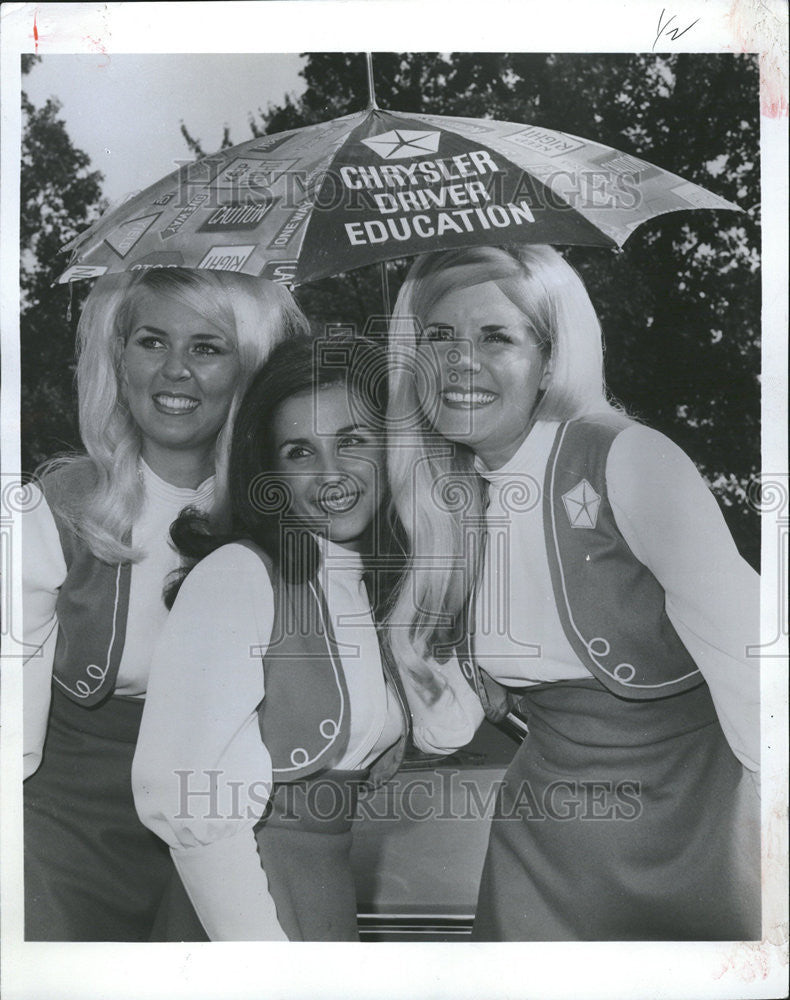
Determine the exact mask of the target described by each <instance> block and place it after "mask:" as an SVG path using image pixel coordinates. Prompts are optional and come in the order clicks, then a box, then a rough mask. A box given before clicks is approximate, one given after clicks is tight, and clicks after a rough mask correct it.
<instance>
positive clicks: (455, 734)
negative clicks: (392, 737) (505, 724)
mask: <svg viewBox="0 0 790 1000" xmlns="http://www.w3.org/2000/svg"><path fill="white" fill-rule="evenodd" d="M431 667H432V669H433V672H434V674H435V676H436V677H437V679H438V680H439V681H440V683H441V684H442V693H441V694H440V695H439V697H438V698H437V699H436V701H435V702H433V703H432V704H429V703H428V702H426V700H425V698H424V697H423V695H422V693H421V691H420V688H419V686H418V684H417V682H416V681H415V680H414V678H413V677H412V675H411V673H410V672H409V671H408V670H403V669H402V670H400V676H401V681H402V683H403V687H404V689H405V691H406V697H407V699H408V702H409V710H410V711H411V716H412V739H413V740H414V744H415V746H416V747H417V748H418V749H420V750H424V751H425V752H426V753H452V752H453V750H457V749H458V748H459V747H463V746H466V744H467V743H469V742H470V740H471V739H472V737H473V736H474V735H475V733H476V732H477V729H478V727H479V726H480V723H481V722H482V721H483V706H482V705H481V704H480V699H479V698H478V697H477V695H476V694H475V692H474V691H473V690H472V688H471V687H470V686H469V684H468V683H467V681H466V680H465V679H464V676H463V674H462V673H461V668H460V666H459V665H458V660H457V658H456V657H455V655H453V656H452V657H451V658H450V659H449V660H448V661H447V662H446V663H435V662H434V663H432V664H431Z"/></svg>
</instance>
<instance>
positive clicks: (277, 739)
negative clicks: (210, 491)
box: [243, 543, 411, 786]
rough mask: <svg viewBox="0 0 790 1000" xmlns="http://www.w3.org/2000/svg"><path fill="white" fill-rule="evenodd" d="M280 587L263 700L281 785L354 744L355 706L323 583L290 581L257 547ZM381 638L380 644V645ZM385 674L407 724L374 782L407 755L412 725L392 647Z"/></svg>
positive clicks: (265, 659) (320, 767) (265, 734)
mask: <svg viewBox="0 0 790 1000" xmlns="http://www.w3.org/2000/svg"><path fill="white" fill-rule="evenodd" d="M243 544H245V545H247V547H248V548H250V549H251V550H252V551H253V552H255V553H256V554H257V555H258V556H260V558H261V560H262V561H263V563H264V565H265V566H266V570H267V572H268V574H269V577H270V579H271V581H272V587H273V590H274V624H273V628H272V636H271V639H270V641H269V643H268V646H267V648H266V652H265V653H264V654H263V656H262V658H261V666H262V669H263V673H264V679H265V690H266V695H265V697H264V699H263V701H262V702H261V704H260V705H259V706H258V725H259V728H260V733H261V738H262V739H263V742H264V743H265V745H266V748H267V750H268V751H269V754H270V756H271V759H272V779H273V781H274V783H275V784H280V783H290V782H295V781H301V780H303V779H305V778H308V777H315V776H317V775H318V774H320V773H321V772H324V771H326V770H329V769H331V768H333V767H335V766H336V765H337V764H338V762H339V761H340V760H341V759H342V757H343V754H344V753H345V751H346V748H347V746H348V738H349V726H350V705H349V697H348V689H347V687H346V679H345V674H344V671H343V664H342V661H341V659H340V653H339V651H338V647H337V643H336V641H335V636H334V632H333V629H332V622H331V617H330V614H329V608H328V606H327V603H326V598H325V596H324V593H323V591H322V589H321V587H320V585H319V584H318V583H317V582H314V581H312V580H308V581H306V582H304V583H298V584H294V583H291V582H286V581H285V580H284V579H283V578H282V576H281V575H280V574H279V573H278V572H276V570H274V569H273V567H272V562H271V560H270V559H269V557H268V556H267V555H265V554H264V553H263V552H262V551H261V550H260V549H259V548H258V547H257V546H255V545H252V544H251V543H243ZM381 646H382V644H380V647H381ZM381 661H382V666H383V668H384V674H385V677H386V679H387V680H388V681H389V682H390V684H391V685H392V687H393V689H394V691H395V694H396V697H397V700H398V704H399V705H400V708H401V712H402V713H403V718H404V723H405V724H404V730H403V733H402V735H401V738H400V739H399V740H398V742H397V743H396V744H395V745H394V746H393V747H390V748H389V750H387V751H386V752H385V753H384V754H382V756H381V757H379V758H378V760H376V761H375V763H374V764H373V766H372V767H371V769H370V772H369V776H368V782H369V783H370V784H372V785H374V786H377V785H380V784H383V783H384V782H385V781H387V780H389V778H391V777H392V775H393V774H394V773H395V772H396V771H397V769H398V767H399V766H400V764H401V761H402V760H403V755H404V753H405V749H406V744H407V739H408V736H409V734H410V730H411V713H410V712H409V710H408V707H407V701H406V695H405V692H404V690H403V686H402V684H401V681H400V677H399V675H398V671H397V670H396V669H395V667H394V665H393V664H392V662H391V660H390V658H389V656H388V654H387V651H386V649H384V648H382V649H381Z"/></svg>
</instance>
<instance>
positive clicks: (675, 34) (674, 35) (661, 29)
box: [653, 8, 699, 52]
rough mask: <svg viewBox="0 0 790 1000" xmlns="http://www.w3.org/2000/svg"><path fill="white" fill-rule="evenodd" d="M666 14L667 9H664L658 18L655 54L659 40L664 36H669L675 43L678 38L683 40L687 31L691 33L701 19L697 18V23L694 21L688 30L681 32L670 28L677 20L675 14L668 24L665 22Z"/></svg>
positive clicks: (654, 46) (654, 45)
mask: <svg viewBox="0 0 790 1000" xmlns="http://www.w3.org/2000/svg"><path fill="white" fill-rule="evenodd" d="M666 12H667V11H666V8H664V9H663V10H662V11H661V14H660V15H659V18H658V33H657V35H656V40H655V41H654V42H653V51H654V52H655V50H656V45H657V44H658V40H659V38H661V36H662V35H668V36H669V37H670V38H671V39H672V41H673V42H676V41H677V40H678V38H682V36H683V35H685V34H686V32H687V31H691V29H692V28H693V27H694V25H695V24H697V22H698V21H699V18H697V20H696V21H692V22H691V24H690V25H689V26H688V28H684V29H683V30H682V31H681V30H680V29H679V28H670V25H671V24H672V22H673V21H674V20H676V15H675V14H673V15H672V17H670V18H669V19H668V20H667V21H666V22H665V21H664V15H665V14H666Z"/></svg>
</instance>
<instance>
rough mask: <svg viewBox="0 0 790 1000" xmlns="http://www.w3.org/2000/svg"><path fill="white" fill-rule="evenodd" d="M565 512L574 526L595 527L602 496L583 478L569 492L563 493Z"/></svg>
mask: <svg viewBox="0 0 790 1000" xmlns="http://www.w3.org/2000/svg"><path fill="white" fill-rule="evenodd" d="M562 502H563V503H564V504H565V512H566V513H567V515H568V520H569V521H570V522H571V527H572V528H594V527H595V524H596V522H597V520H598V508H599V507H600V506H601V497H600V495H599V494H598V493H596V492H595V490H594V489H593V488H592V486H590V484H589V483H588V482H587V480H586V479H581V480H579V482H578V483H577V484H576V485H575V486H574V487H573V489H572V490H568V492H567V493H563V494H562Z"/></svg>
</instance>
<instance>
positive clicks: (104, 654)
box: [41, 467, 132, 708]
mask: <svg viewBox="0 0 790 1000" xmlns="http://www.w3.org/2000/svg"><path fill="white" fill-rule="evenodd" d="M94 484H95V474H94V473H93V471H92V470H91V469H89V468H79V467H78V468H75V467H66V468H64V469H59V470H56V471H55V472H53V473H51V474H50V475H48V476H45V477H44V479H43V480H42V482H41V489H42V492H43V494H44V497H45V498H46V500H47V503H48V504H49V505H50V509H51V510H52V515H53V518H54V520H55V525H56V527H57V529H58V536H59V538H60V544H61V548H62V550H63V558H64V560H65V563H66V571H67V572H66V578H65V580H64V581H63V583H62V584H61V587H60V589H59V591H58V596H57V600H56V603H55V614H56V616H57V621H58V636H57V641H56V644H55V658H54V663H53V669H52V674H53V681H54V683H55V684H57V686H58V688H59V689H60V690H61V691H62V692H63V693H64V694H65V695H66V696H67V697H69V698H70V699H71V700H72V701H74V702H76V703H77V704H80V705H83V706H85V707H86V708H91V707H93V706H95V705H98V704H99V703H100V702H102V701H103V700H104V699H105V698H107V697H108V696H109V695H110V694H112V691H113V689H114V688H115V682H116V680H117V677H118V667H119V666H120V662H121V656H122V655H123V647H124V641H125V639H126V619H127V615H128V612H129V589H130V585H131V576H132V564H131V563H118V564H115V565H113V564H110V563H105V562H102V561H101V560H100V559H97V558H96V556H95V555H94V554H93V553H92V552H91V550H90V549H89V548H88V544H87V542H86V541H85V540H84V539H83V538H81V537H80V536H79V535H78V534H77V533H76V532H75V531H74V530H73V529H72V528H71V527H70V526H69V525H68V524H66V522H65V521H64V520H63V518H62V517H61V516H60V514H59V513H58V512H57V510H56V508H57V507H58V506H59V505H61V504H65V505H67V506H74V507H75V508H76V507H78V505H79V503H80V502H81V501H82V500H83V499H84V498H85V497H87V496H88V495H89V493H90V492H91V490H92V489H93V487H94Z"/></svg>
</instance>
